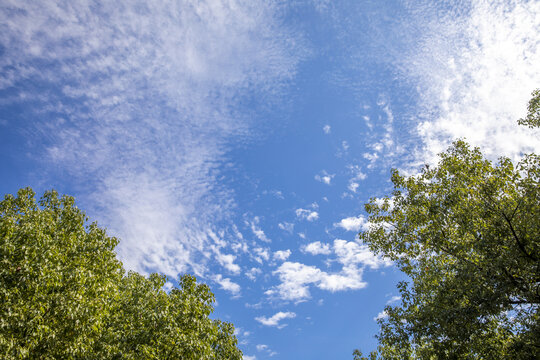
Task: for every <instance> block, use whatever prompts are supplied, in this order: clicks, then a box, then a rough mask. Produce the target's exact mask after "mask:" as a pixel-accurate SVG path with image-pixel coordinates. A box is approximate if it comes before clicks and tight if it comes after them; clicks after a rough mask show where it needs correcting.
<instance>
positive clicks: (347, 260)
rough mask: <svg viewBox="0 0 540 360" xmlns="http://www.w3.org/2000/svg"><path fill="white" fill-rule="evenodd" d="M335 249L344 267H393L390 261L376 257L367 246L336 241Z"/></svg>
mask: <svg viewBox="0 0 540 360" xmlns="http://www.w3.org/2000/svg"><path fill="white" fill-rule="evenodd" d="M333 249H334V253H335V254H336V256H337V258H338V261H339V262H340V263H342V264H343V265H344V266H351V265H358V264H360V265H362V266H368V267H370V268H372V269H378V268H379V267H382V266H390V265H392V262H391V261H390V260H388V259H386V258H381V257H380V256H377V255H375V254H374V253H373V252H372V251H371V250H370V249H369V247H368V246H367V245H360V244H358V243H357V242H353V241H346V240H340V239H336V240H334V246H333Z"/></svg>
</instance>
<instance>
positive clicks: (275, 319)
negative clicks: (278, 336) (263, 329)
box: [255, 311, 296, 329]
mask: <svg viewBox="0 0 540 360" xmlns="http://www.w3.org/2000/svg"><path fill="white" fill-rule="evenodd" d="M295 317H296V314H295V313H293V312H290V311H287V312H282V311H280V312H278V313H276V314H274V315H272V316H271V317H269V318H267V317H265V316H259V317H256V318H255V320H257V321H258V322H260V323H261V324H263V325H265V326H275V327H277V328H278V329H282V328H284V327H285V326H287V325H286V324H280V322H281V321H282V320H285V319H293V318H295Z"/></svg>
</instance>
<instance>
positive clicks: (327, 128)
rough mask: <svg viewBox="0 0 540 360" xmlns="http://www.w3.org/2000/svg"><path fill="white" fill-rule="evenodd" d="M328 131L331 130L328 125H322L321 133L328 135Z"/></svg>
mask: <svg viewBox="0 0 540 360" xmlns="http://www.w3.org/2000/svg"><path fill="white" fill-rule="evenodd" d="M330 130H331V127H330V125H324V126H323V131H324V133H325V134H330Z"/></svg>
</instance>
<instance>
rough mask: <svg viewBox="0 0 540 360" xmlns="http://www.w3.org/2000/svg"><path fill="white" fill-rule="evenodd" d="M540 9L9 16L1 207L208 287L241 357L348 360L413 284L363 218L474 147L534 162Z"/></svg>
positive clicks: (9, 8)
mask: <svg viewBox="0 0 540 360" xmlns="http://www.w3.org/2000/svg"><path fill="white" fill-rule="evenodd" d="M538 34H540V2H538V1H513V0H506V1H503V0H501V1H497V0H493V1H483V0H478V1H423V0H417V1H405V0H403V1H376V0H373V1H325V0H313V1H307V0H306V1H297V0H294V1H262V0H249V1H243V0H230V1H227V0H222V1H220V0H215V1H211V0H200V1H195V0H184V1H172V0H170V1H167V0H161V1H75V0H71V1H46V0H40V1H24V2H22V1H12V0H1V1H0V151H1V156H0V168H1V169H2V177H1V179H0V193H1V194H6V193H15V192H16V191H17V189H18V188H21V187H25V186H31V187H33V188H34V190H35V191H36V192H37V193H38V194H42V193H43V191H45V190H47V189H51V188H54V189H56V190H58V191H59V192H60V193H65V194H70V195H73V196H75V198H76V199H77V204H78V206H79V207H80V208H82V209H84V210H85V211H86V212H87V214H88V216H89V217H90V219H92V220H97V221H98V223H99V225H101V226H103V227H106V228H107V231H108V233H109V234H110V235H114V236H117V237H119V238H120V239H121V242H120V245H119V247H118V248H117V251H118V255H119V258H120V259H121V260H122V261H123V263H124V265H125V267H126V268H127V269H131V270H136V271H139V272H143V273H149V272H160V273H164V274H166V275H168V276H170V277H171V282H170V283H168V285H167V286H168V287H170V286H173V285H174V284H175V283H176V282H175V279H177V278H178V275H179V274H182V273H186V272H187V273H192V274H195V275H196V276H197V277H198V279H199V280H200V281H203V282H206V283H207V284H209V285H210V287H211V288H212V290H213V292H214V293H215V294H216V298H217V304H216V312H215V316H216V317H218V318H220V319H223V320H226V321H231V322H233V323H234V324H235V326H236V328H237V334H238V339H239V342H240V348H241V349H242V350H243V352H244V358H245V359H246V360H247V359H269V358H272V359H351V358H352V356H351V353H352V351H353V349H354V348H361V349H362V350H363V351H364V352H367V351H369V350H372V349H374V347H375V346H376V341H375V339H374V335H375V334H376V333H377V330H378V325H377V323H376V321H375V319H376V318H377V317H379V316H383V314H382V313H381V311H382V309H383V308H384V306H385V305H386V304H388V303H396V302H398V301H399V297H398V291H397V289H396V287H395V285H396V283H397V282H398V281H400V280H402V279H403V276H402V275H401V274H400V273H399V271H397V270H396V269H395V268H394V267H393V266H392V264H391V263H390V262H389V261H387V260H385V259H383V258H381V257H378V256H376V255H374V254H372V253H371V252H370V251H369V249H368V248H367V247H366V246H365V245H363V244H362V243H360V242H359V240H358V239H357V233H358V232H359V231H361V230H362V229H365V228H366V226H368V222H367V219H366V217H365V216H366V214H365V212H364V208H363V204H364V203H366V202H367V201H368V200H369V199H370V198H371V197H379V196H384V195H386V194H389V193H390V191H391V184H390V182H389V177H390V170H391V169H392V168H398V169H400V170H401V171H402V172H404V173H406V174H414V173H415V172H417V171H418V169H419V168H420V167H421V166H423V164H434V163H436V161H437V154H438V153H440V152H441V151H444V150H445V149H446V148H447V147H448V145H449V144H450V143H451V141H452V140H454V139H456V138H465V139H466V140H467V141H469V142H470V143H472V144H474V145H476V146H480V147H481V150H482V151H483V152H484V154H485V155H486V156H488V157H489V158H490V159H496V158H497V157H498V156H501V155H505V156H509V157H510V158H512V159H518V158H519V157H520V156H522V155H523V154H524V153H528V152H533V151H534V152H537V153H538V152H539V151H540V136H539V133H538V131H537V130H535V131H533V130H530V129H526V128H522V127H518V126H517V123H516V120H517V119H518V118H519V117H522V116H524V115H525V112H526V104H527V102H528V100H529V98H530V93H531V91H532V90H533V89H535V88H538V87H540V66H539V65H538V64H540V49H539V47H540V37H539V35H538Z"/></svg>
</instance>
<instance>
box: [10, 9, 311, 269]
mask: <svg viewBox="0 0 540 360" xmlns="http://www.w3.org/2000/svg"><path fill="white" fill-rule="evenodd" d="M6 4H7V5H6V6H5V7H4V8H3V9H1V10H0V22H1V23H2V24H3V28H2V36H1V37H0V46H1V47H2V49H3V53H2V56H1V57H0V74H1V75H0V90H5V89H7V88H13V87H17V88H18V89H20V90H21V93H20V96H19V97H18V98H12V99H11V100H9V101H16V102H19V103H20V104H21V105H25V106H27V108H28V109H29V110H30V111H32V110H35V114H39V118H40V119H43V120H41V121H40V122H35V125H36V128H35V131H34V132H32V133H31V132H28V134H27V136H29V137H32V136H35V137H37V138H39V139H43V138H47V139H48V144H49V145H48V147H47V148H46V149H45V151H43V149H42V148H33V149H31V150H30V151H29V152H30V153H32V151H33V153H32V154H33V156H34V157H36V158H38V159H39V160H40V162H41V163H42V164H44V167H49V168H50V169H52V168H58V167H60V168H61V170H62V171H65V172H66V175H68V176H70V177H71V178H72V179H73V183H74V185H73V188H75V189H76V190H77V191H76V193H75V195H77V197H78V200H79V204H81V206H84V207H85V208H86V209H87V212H88V214H89V215H90V216H91V217H92V218H95V219H97V220H98V221H99V222H100V223H101V224H102V225H104V226H106V227H107V228H108V230H109V233H110V234H112V235H115V236H118V237H120V238H121V239H122V241H121V242H120V245H119V247H118V253H119V256H120V258H121V259H122V261H123V263H124V265H125V266H126V267H127V268H129V269H134V270H137V271H141V272H146V271H159V272H163V273H166V274H168V275H171V276H176V275H177V274H178V273H181V272H185V271H193V272H195V273H198V274H201V273H204V272H206V271H207V270H208V266H209V265H208V264H207V262H208V261H210V259H208V258H206V257H205V256H204V252H205V251H206V249H207V248H208V245H210V244H213V241H214V240H213V239H212V238H211V237H209V233H208V231H207V230H208V229H212V230H216V229H214V225H213V224H216V223H219V222H220V221H221V220H224V219H228V217H229V215H230V211H231V210H230V209H231V208H232V206H234V198H233V197H232V193H231V191H230V190H229V189H228V188H226V187H225V186H224V185H222V183H220V181H218V176H219V169H220V166H221V164H222V162H223V161H224V158H223V154H224V153H225V152H226V151H227V148H226V145H224V144H226V143H231V141H230V140H231V139H232V138H236V139H238V138H239V137H242V136H244V134H248V133H249V132H250V126H251V125H250V123H249V122H248V121H246V120H245V118H246V116H245V114H242V113H241V112H240V111H239V106H238V100H240V99H242V96H243V95H244V94H249V95H250V96H252V95H253V92H258V93H260V94H265V96H264V98H265V100H264V101H265V102H266V101H267V99H266V98H267V97H268V98H270V99H272V98H274V99H276V97H277V96H279V94H278V93H279V88H280V86H281V84H284V83H285V82H286V81H288V80H289V79H290V78H291V77H292V76H293V75H294V73H295V71H296V70H295V69H296V65H297V63H298V61H299V56H298V55H299V52H297V50H298V49H299V48H298V46H299V44H300V42H298V41H294V39H293V38H292V37H291V36H289V35H288V33H287V29H286V28H285V27H284V26H283V24H282V21H281V19H279V16H280V9H279V6H276V5H275V4H273V3H269V2H266V1H258V0H255V1H242V0H241V1H227V0H225V1H221V2H214V1H198V2H196V3H193V4H188V3H186V2H181V3H175V2H170V1H163V2H159V3H151V4H150V3H149V4H146V3H136V4H135V3H131V2H124V3H123V4H122V5H121V6H118V4H116V3H114V4H113V3H111V2H106V1H96V2H93V3H92V4H91V5H89V4H88V3H86V2H74V3H70V6H58V4H57V2H56V1H52V0H51V1H46V0H44V1H34V2H33V1H25V2H18V1H8V3H6ZM8 8H9V11H7V10H6V9H8ZM95 9H100V11H98V12H96V11H95ZM102 14H106V16H105V15H102ZM295 44H296V45H295ZM68 84H69V85H68ZM44 88H47V89H49V90H48V91H46V92H44V91H42V89H44ZM276 89H277V90H276ZM255 98H256V97H255ZM261 98H262V97H261ZM35 114H33V115H32V116H35ZM48 114H55V116H54V118H55V120H54V121H53V120H50V118H51V117H52V116H48ZM56 114H59V115H56ZM59 117H62V118H64V119H65V121H56V119H57V118H59ZM27 140H28V142H29V143H34V142H35V141H34V139H33V138H29V139H27ZM35 143H37V142H35ZM39 143H40V144H42V142H39ZM43 154H45V155H43ZM49 165H50V166H49ZM52 173H53V171H51V174H52ZM51 176H54V175H51ZM87 179H92V180H93V181H92V182H87V181H86V180H87ZM54 182H55V181H53V183H54Z"/></svg>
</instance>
